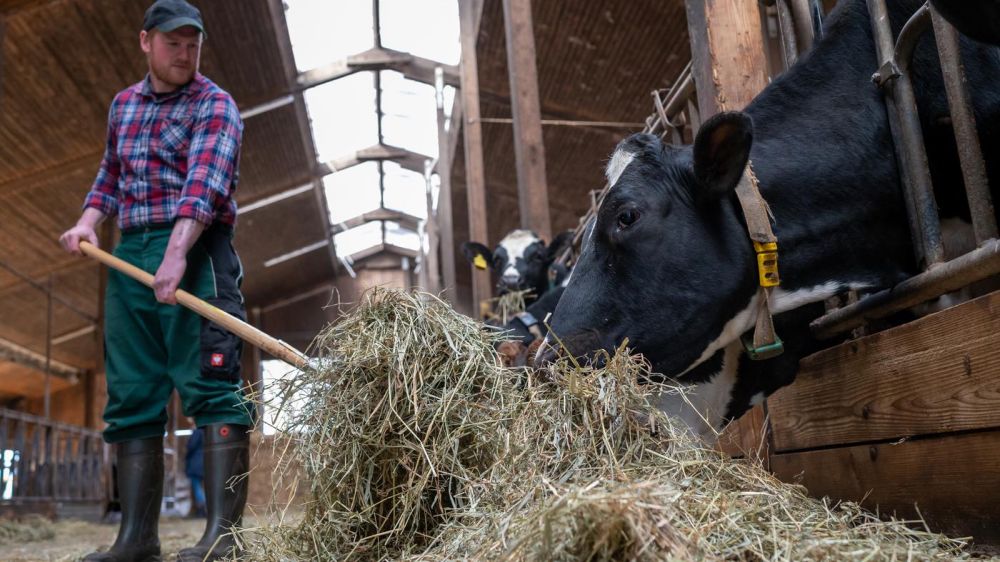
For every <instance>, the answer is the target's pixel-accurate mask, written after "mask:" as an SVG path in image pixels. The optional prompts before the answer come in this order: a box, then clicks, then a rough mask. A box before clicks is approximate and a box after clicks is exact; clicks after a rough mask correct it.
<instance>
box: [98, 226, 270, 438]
mask: <svg viewBox="0 0 1000 562" xmlns="http://www.w3.org/2000/svg"><path fill="white" fill-rule="evenodd" d="M170 233H171V228H170V227H169V226H165V227H158V228H157V227H151V228H143V229H138V230H134V231H128V232H125V233H123V234H122V238H121V242H120V243H119V245H118V247H117V248H115V251H114V254H115V255H116V256H117V257H119V258H121V259H123V260H125V261H127V262H129V263H131V264H133V265H135V266H137V267H139V268H141V269H143V270H145V271H147V272H149V273H151V274H154V275H155V274H156V270H157V268H158V267H159V266H160V262H161V261H162V260H163V255H164V252H165V250H166V247H167V241H168V240H169V239H170ZM231 239H232V230H231V229H229V228H227V227H211V228H209V229H207V230H206V231H205V232H203V233H202V236H201V237H200V238H199V240H198V242H196V243H195V245H194V246H193V247H192V248H191V250H190V251H189V252H188V263H187V270H186V272H185V275H184V279H183V280H182V282H181V285H180V288H182V289H184V290H186V291H188V292H190V293H192V294H194V295H196V296H198V297H199V298H202V299H204V300H206V301H208V302H209V303H211V304H213V305H215V306H217V307H218V308H221V309H222V310H224V311H226V312H228V313H230V314H232V315H234V316H237V317H239V318H241V319H245V317H246V316H245V312H244V311H243V297H242V295H241V294H240V292H239V284H240V282H241V281H242V267H241V266H240V263H239V258H238V257H237V256H236V253H235V251H233V247H232V243H231ZM104 313H105V358H106V362H105V367H106V372H107V386H108V404H107V407H106V408H105V410H104V421H105V422H107V424H108V426H107V428H106V429H105V430H104V439H105V441H107V442H109V443H117V442H121V441H129V440H133V439H146V438H149V437H156V436H160V435H163V434H164V431H165V429H166V423H167V408H166V407H167V402H168V400H169V399H170V395H171V392H172V391H173V390H174V388H176V389H177V392H178V394H179V395H180V399H181V403H182V406H183V412H184V415H185V416H190V417H193V418H194V419H195V424H196V425H197V426H198V427H202V426H205V425H208V424H216V423H229V424H234V425H243V426H249V425H252V422H251V417H250V412H251V407H250V404H249V403H248V402H247V400H246V399H245V398H244V397H243V394H242V391H241V385H240V376H239V355H240V352H241V350H242V342H241V341H240V340H239V339H238V338H236V336H234V335H233V334H230V333H229V332H228V331H226V330H224V329H222V328H220V327H218V326H216V325H214V324H212V323H210V322H208V321H207V320H204V319H202V318H201V317H200V316H198V315H196V314H195V313H194V312H191V311H190V310H188V309H186V308H184V307H182V306H180V305H168V304H162V303H159V302H157V300H156V297H155V295H154V293H153V290H152V289H150V288H149V287H146V286H145V285H142V284H141V283H139V282H137V281H135V280H133V279H131V278H129V277H127V276H125V275H124V274H122V273H118V272H117V271H113V270H112V271H110V273H109V275H108V286H107V294H106V298H105V308H104Z"/></svg>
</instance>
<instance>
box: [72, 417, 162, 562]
mask: <svg viewBox="0 0 1000 562" xmlns="http://www.w3.org/2000/svg"><path fill="white" fill-rule="evenodd" d="M117 449H118V452H117V458H118V497H119V498H120V499H121V505H122V522H121V526H120V527H119V528H118V538H117V539H115V544H114V545H112V546H111V548H110V549H109V550H108V551H107V552H94V553H91V554H88V555H87V556H85V557H84V558H83V560H84V562H159V561H160V560H162V559H161V558H160V539H159V537H158V536H157V531H158V525H159V522H160V502H161V501H162V499H163V438H162V437H151V438H149V439H136V440H134V441H125V442H123V443H119V444H118V446H117Z"/></svg>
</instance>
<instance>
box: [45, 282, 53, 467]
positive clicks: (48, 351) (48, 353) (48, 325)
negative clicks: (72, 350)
mask: <svg viewBox="0 0 1000 562" xmlns="http://www.w3.org/2000/svg"><path fill="white" fill-rule="evenodd" d="M45 302H46V307H45V406H44V408H43V409H44V410H45V421H52V274H51V273H50V274H49V283H48V291H46V292H45ZM45 460H46V461H48V460H49V459H45Z"/></svg>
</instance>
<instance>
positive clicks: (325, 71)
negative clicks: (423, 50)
mask: <svg viewBox="0 0 1000 562" xmlns="http://www.w3.org/2000/svg"><path fill="white" fill-rule="evenodd" d="M437 67H441V68H443V69H444V81H445V84H448V85H449V86H455V87H458V83H459V79H458V67H457V66H455V65H451V64H442V63H439V62H437V61H433V60H430V59H425V58H422V57H417V56H414V55H411V54H409V53H404V52H401V51H395V50H393V49H386V48H385V47H373V48H371V49H368V50H367V51H363V52H361V53H358V54H355V55H350V56H348V57H347V58H344V59H341V60H338V61H334V62H331V63H329V64H326V65H323V66H321V67H318V68H314V69H312V70H308V71H306V72H303V73H301V74H299V76H298V81H297V87H298V88H299V89H302V90H306V89H309V88H314V87H316V86H320V85H323V84H326V83H328V82H333V81H334V80H338V79H340V78H343V77H345V76H350V75H351V74H355V73H357V72H363V71H366V70H368V71H377V70H395V71H396V72H399V73H400V74H402V75H403V77H404V78H407V79H409V80H413V81H416V82H422V83H424V84H429V85H431V86H433V85H434V69H435V68H437Z"/></svg>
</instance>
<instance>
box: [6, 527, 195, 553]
mask: <svg viewBox="0 0 1000 562" xmlns="http://www.w3.org/2000/svg"><path fill="white" fill-rule="evenodd" d="M52 526H53V529H54V530H55V537H53V538H51V539H48V540H42V541H32V542H27V543H23V544H8V545H0V560H3V561H5V562H29V561H30V562H42V561H44V562H57V561H58V562H73V561H75V560H77V559H79V558H80V557H82V556H84V555H85V554H87V553H89V552H93V551H95V550H97V549H98V548H101V549H106V548H107V547H109V546H110V545H111V544H112V543H113V542H114V540H115V535H116V534H117V533H118V524H117V523H113V524H103V523H88V522H84V521H75V520H64V521H59V522H56V523H53V524H52ZM204 530H205V520H204V519H179V518H173V517H168V518H162V519H161V520H160V545H161V546H162V548H163V554H164V559H165V560H169V559H170V558H169V555H170V554H173V553H176V552H177V551H178V550H180V549H181V548H184V547H186V546H190V545H192V544H194V543H195V542H197V541H198V539H199V538H200V537H201V534H202V532H203V531H204Z"/></svg>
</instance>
